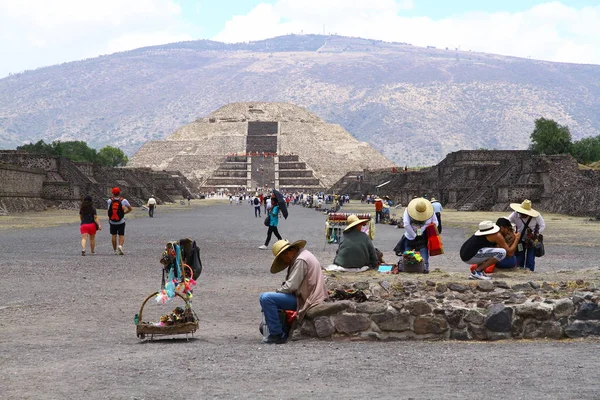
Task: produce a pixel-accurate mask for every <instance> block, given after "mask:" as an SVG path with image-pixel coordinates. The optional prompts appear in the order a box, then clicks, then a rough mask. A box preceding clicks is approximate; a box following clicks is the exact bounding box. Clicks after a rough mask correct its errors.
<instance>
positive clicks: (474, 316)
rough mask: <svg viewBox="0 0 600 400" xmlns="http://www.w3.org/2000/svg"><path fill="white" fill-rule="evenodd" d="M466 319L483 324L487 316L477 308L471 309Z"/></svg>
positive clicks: (476, 323)
mask: <svg viewBox="0 0 600 400" xmlns="http://www.w3.org/2000/svg"><path fill="white" fill-rule="evenodd" d="M464 320H465V321H466V322H470V323H472V324H475V325H481V324H483V321H484V320H485V316H484V315H483V314H482V313H480V312H479V311H477V310H469V311H467V313H466V314H465V317H464Z"/></svg>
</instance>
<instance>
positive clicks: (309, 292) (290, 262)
mask: <svg viewBox="0 0 600 400" xmlns="http://www.w3.org/2000/svg"><path fill="white" fill-rule="evenodd" d="M305 246H306V241H305V240H298V241H296V242H294V243H291V244H290V242H289V241H287V240H278V241H277V242H275V244H273V248H272V249H271V250H272V251H273V255H274V256H275V259H274V260H273V264H271V273H272V274H276V273H278V272H281V271H283V270H284V269H287V274H286V278H285V282H283V283H282V285H281V287H280V288H279V289H277V291H275V292H266V293H261V295H260V306H261V307H262V311H263V314H264V316H265V321H266V323H267V327H268V329H269V336H267V337H265V338H264V339H263V340H262V342H263V343H267V344H273V343H274V344H281V343H285V342H286V341H287V334H286V333H285V332H284V330H283V326H282V325H281V321H280V320H279V312H278V311H277V310H279V309H281V310H296V311H297V312H298V317H297V318H298V319H297V320H298V323H300V322H302V319H303V318H304V315H305V314H306V311H308V310H309V309H310V308H312V307H314V306H316V305H318V304H320V303H322V302H323V301H324V300H325V299H326V298H327V297H328V292H327V287H326V286H325V279H324V278H323V273H322V271H321V264H320V263H319V261H318V260H317V259H316V257H315V256H314V255H313V254H312V253H311V252H310V251H308V250H306V249H305V248H304V247H305Z"/></svg>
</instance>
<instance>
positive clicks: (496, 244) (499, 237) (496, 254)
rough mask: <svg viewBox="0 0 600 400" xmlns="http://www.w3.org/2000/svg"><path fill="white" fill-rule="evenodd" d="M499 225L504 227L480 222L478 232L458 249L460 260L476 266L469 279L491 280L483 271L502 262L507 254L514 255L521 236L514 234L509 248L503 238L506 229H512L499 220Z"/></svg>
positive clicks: (506, 231)
mask: <svg viewBox="0 0 600 400" xmlns="http://www.w3.org/2000/svg"><path fill="white" fill-rule="evenodd" d="M502 219H504V218H502ZM507 221H508V220H507ZM500 223H501V224H502V225H505V226H502V227H500V226H498V225H497V224H494V223H493V222H492V221H482V222H480V223H479V230H478V231H477V232H475V233H474V234H473V235H472V236H471V237H470V238H469V239H467V241H466V242H465V243H463V245H462V247H461V248H460V258H461V260H463V261H464V262H465V263H467V264H469V265H471V264H476V265H477V266H476V267H475V269H474V270H473V272H471V275H470V276H469V279H482V280H490V279H491V278H490V277H489V276H487V275H486V274H485V272H484V271H485V269H486V268H487V267H489V266H491V265H492V264H495V263H498V262H500V261H502V260H503V259H504V258H505V257H506V256H507V254H508V255H511V256H512V255H513V254H514V252H515V250H516V248H517V243H518V242H519V237H520V236H521V235H520V234H519V233H518V232H517V233H515V234H514V239H515V240H514V242H513V243H512V244H511V245H510V246H509V245H508V244H507V243H506V240H505V239H504V237H505V236H506V235H507V234H508V229H509V227H510V228H512V225H511V223H510V221H508V226H506V223H505V222H504V221H501V220H500Z"/></svg>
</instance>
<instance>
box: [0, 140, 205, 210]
mask: <svg viewBox="0 0 600 400" xmlns="http://www.w3.org/2000/svg"><path fill="white" fill-rule="evenodd" d="M115 186H119V187H120V188H121V191H122V193H123V195H124V196H125V197H126V198H127V199H128V200H129V202H130V203H131V204H132V205H133V206H141V205H142V204H145V202H146V200H147V199H148V198H149V197H150V195H151V194H153V195H154V196H155V197H156V198H157V201H158V202H159V203H161V202H165V201H170V202H172V201H175V199H177V198H178V197H179V198H181V197H187V196H188V195H191V196H194V193H195V191H194V190H193V184H192V183H191V182H190V181H189V180H187V179H186V178H185V177H184V176H183V175H182V174H181V173H179V172H178V171H169V172H167V171H152V170H150V169H149V168H137V169H136V168H109V167H100V166H96V165H93V164H89V163H73V162H71V161H70V160H68V159H66V158H61V157H51V156H47V155H43V154H34V153H25V152H19V151H14V150H8V151H0V214H7V213H11V212H24V211H29V210H35V211H39V210H43V209H45V208H46V207H47V206H48V207H56V208H64V209H71V208H77V207H78V206H79V203H80V202H81V200H82V198H83V197H84V196H85V195H88V194H89V195H91V196H92V198H93V199H94V205H95V206H96V207H97V208H106V199H107V198H108V197H110V195H111V193H110V191H111V189H112V188H113V187H115Z"/></svg>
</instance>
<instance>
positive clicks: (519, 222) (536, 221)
mask: <svg viewBox="0 0 600 400" xmlns="http://www.w3.org/2000/svg"><path fill="white" fill-rule="evenodd" d="M528 218H529V216H527V217H525V218H520V217H519V213H517V212H516V211H514V212H513V213H512V214H510V215H509V216H508V220H509V221H510V222H512V223H513V224H515V225H516V227H515V232H519V233H523V227H525V223H526V222H527V219H528ZM536 226H538V227H539V228H538V233H542V232H544V229H546V223H545V222H544V218H542V214H540V215H538V216H537V217H536V218H533V217H532V218H531V221H530V222H529V225H527V227H528V228H531V231H532V232H533V231H535V227H536Z"/></svg>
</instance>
